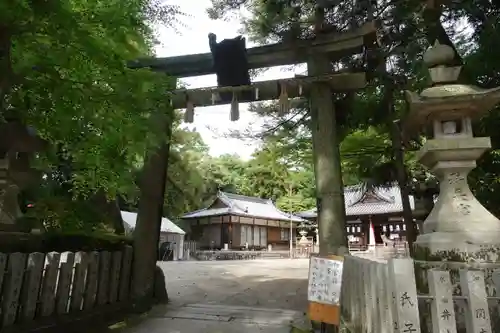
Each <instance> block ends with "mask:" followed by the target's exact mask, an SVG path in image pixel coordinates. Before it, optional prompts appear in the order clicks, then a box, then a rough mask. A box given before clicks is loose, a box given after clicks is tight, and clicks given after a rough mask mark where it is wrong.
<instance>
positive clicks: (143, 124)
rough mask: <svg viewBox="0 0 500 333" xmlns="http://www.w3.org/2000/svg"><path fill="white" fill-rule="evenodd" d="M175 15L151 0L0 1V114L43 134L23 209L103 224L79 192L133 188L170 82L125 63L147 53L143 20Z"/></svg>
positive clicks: (79, 226)
mask: <svg viewBox="0 0 500 333" xmlns="http://www.w3.org/2000/svg"><path fill="white" fill-rule="evenodd" d="M180 14H181V13H179V11H178V9H177V7H175V6H170V5H168V4H164V3H160V2H159V1H156V0H154V1H149V0H125V1H105V2H104V1H100V0H90V1H80V0H63V1H51V0H49V1H42V2H36V1H35V2H26V1H21V0H16V1H13V2H12V1H10V2H8V3H7V2H2V3H1V4H0V22H2V23H1V24H0V50H1V52H0V73H1V74H0V119H3V118H4V117H8V118H18V119H21V120H22V121H23V122H25V123H26V124H28V125H32V126H33V127H34V128H36V130H37V133H38V135H39V136H41V137H42V138H43V139H46V140H47V141H48V143H49V147H48V149H47V150H46V151H44V152H42V153H41V154H39V155H38V156H37V157H38V158H37V159H36V161H35V162H36V163H37V166H38V167H39V168H41V169H42V170H43V171H44V173H45V175H46V176H47V179H46V180H45V181H43V182H42V187H43V188H44V189H43V190H42V191H37V198H36V201H37V204H36V205H35V208H34V209H33V210H32V211H31V214H32V215H36V217H37V218H38V220H40V221H41V222H43V223H44V224H45V225H46V226H47V228H48V229H49V230H52V229H56V230H65V231H74V230H80V231H86V232H88V231H89V230H98V229H102V228H103V225H108V223H107V221H106V219H107V216H105V215H103V214H102V212H98V211H96V209H93V207H92V204H91V203H89V202H88V201H87V197H88V196H89V195H92V194H94V193H96V192H97V191H104V193H105V194H106V195H107V196H108V197H109V198H115V197H116V196H117V195H122V196H123V195H126V196H130V195H131V194H133V193H134V192H135V191H136V185H135V184H136V182H135V178H136V175H137V170H138V169H139V168H140V167H141V164H142V159H143V156H144V155H145V152H146V151H148V150H149V149H153V148H154V147H157V146H158V145H159V144H160V143H161V142H164V141H165V140H166V135H165V134H166V131H165V127H164V124H158V122H155V121H154V119H155V116H156V115H157V114H158V113H162V114H165V115H166V116H167V117H168V118H170V119H171V120H172V121H173V117H174V115H173V110H172V108H171V106H170V103H169V99H168V96H166V92H167V91H169V90H171V89H172V88H173V87H174V86H175V82H174V80H172V79H170V78H168V77H166V76H165V75H163V74H157V73H153V72H151V71H149V70H146V69H145V70H131V69H128V68H127V62H128V61H129V60H132V59H136V58H138V57H144V56H147V55H152V47H153V45H154V43H155V38H154V34H153V31H152V29H151V28H150V24H151V23H154V24H163V25H167V26H170V27H175V26H176V24H177V23H178V22H177V21H176V16H178V15H180ZM105 229H106V228H105Z"/></svg>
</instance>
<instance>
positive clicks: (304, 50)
mask: <svg viewBox="0 0 500 333" xmlns="http://www.w3.org/2000/svg"><path fill="white" fill-rule="evenodd" d="M376 32H377V23H376V21H372V22H368V23H366V24H364V25H362V26H361V27H359V28H356V29H353V30H351V31H347V32H340V33H338V32H336V33H328V34H324V35H321V36H319V37H317V38H314V39H308V40H297V41H295V42H288V43H277V44H270V45H265V46H258V47H252V48H249V49H247V54H248V63H249V67H250V69H255V68H264V67H273V66H281V65H294V64H299V63H303V62H306V61H307V59H308V57H309V56H311V54H315V53H328V54H329V55H330V56H331V58H332V59H338V58H340V57H342V56H345V55H351V54H356V53H361V52H363V49H364V48H365V47H366V46H367V45H373V44H374V42H375V40H376ZM129 67H131V68H144V67H149V68H151V69H152V70H155V71H159V72H165V73H167V74H169V75H171V76H173V77H177V78H183V77H190V76H200V75H208V74H214V68H213V63H212V54H211V53H200V54H190V55H183V56H176V57H168V58H149V59H139V60H135V61H133V62H131V63H130V64H129Z"/></svg>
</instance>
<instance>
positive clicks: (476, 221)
mask: <svg viewBox="0 0 500 333" xmlns="http://www.w3.org/2000/svg"><path fill="white" fill-rule="evenodd" d="M454 52H455V51H454V50H453V48H451V47H450V46H447V45H442V44H439V43H438V42H436V43H435V44H434V46H432V47H430V48H429V49H428V50H427V51H426V53H425V54H424V62H425V63H426V65H427V66H428V68H429V72H430V76H431V79H432V82H433V85H432V87H430V88H427V89H424V90H423V91H422V92H421V93H420V94H417V93H415V92H406V97H407V101H408V104H409V106H410V112H409V115H408V119H407V120H406V122H405V124H406V128H407V129H410V130H411V129H413V130H415V129H416V128H417V126H418V127H421V126H431V127H432V133H433V137H432V138H431V139H428V140H427V141H426V142H425V143H424V145H423V147H422V148H421V149H420V151H419V152H418V159H419V161H420V162H421V163H422V164H423V165H425V166H426V167H428V168H429V169H430V170H431V171H432V172H433V173H434V174H435V175H436V176H437V177H438V179H439V184H440V194H439V197H438V200H437V202H436V203H435V205H434V207H433V209H432V211H431V212H430V214H429V215H428V216H427V218H426V219H425V221H424V223H423V230H421V233H420V235H419V236H418V237H417V240H416V242H415V247H416V248H415V256H416V258H417V259H424V260H429V261H447V260H449V261H456V262H471V261H489V262H496V261H497V260H498V255H499V254H500V221H499V220H498V219H497V218H496V217H495V216H493V215H492V214H491V213H490V212H489V211H488V210H486V208H484V207H483V205H481V203H480V202H479V201H478V200H477V199H476V198H475V197H474V195H473V194H472V192H471V190H470V188H469V185H468V183H467V175H468V173H469V172H470V171H471V170H472V169H474V168H475V167H476V160H477V159H479V158H480V157H481V155H482V154H483V153H484V152H485V151H486V150H488V149H490V148H491V142H490V138H489V137H474V135H473V133H472V122H471V121H472V119H474V118H477V117H479V116H481V115H483V114H484V113H486V112H488V111H489V110H491V109H492V108H493V107H494V106H495V105H496V104H497V103H498V102H500V88H494V89H488V90H484V89H480V88H478V87H475V86H470V85H464V84H460V83H457V80H458V77H459V74H460V71H461V66H451V65H450V64H451V63H452V61H453V59H454V56H455V53H454Z"/></svg>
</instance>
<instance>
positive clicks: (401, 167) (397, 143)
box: [392, 123, 416, 257]
mask: <svg viewBox="0 0 500 333" xmlns="http://www.w3.org/2000/svg"><path fill="white" fill-rule="evenodd" d="M392 131H393V133H392V147H393V148H394V160H395V163H396V172H397V180H398V185H399V188H400V190H401V202H402V204H403V220H404V224H405V226H406V241H407V242H408V248H409V250H410V255H411V256H412V257H413V243H414V242H415V239H416V236H415V235H416V230H415V227H416V226H415V223H414V222H413V212H412V210H411V205H410V189H409V187H408V177H407V173H406V167H405V162H404V154H403V145H402V139H401V129H400V128H399V126H398V125H397V123H393V124H392Z"/></svg>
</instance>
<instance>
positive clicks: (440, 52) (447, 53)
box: [423, 40, 462, 84]
mask: <svg viewBox="0 0 500 333" xmlns="http://www.w3.org/2000/svg"><path fill="white" fill-rule="evenodd" d="M423 58H424V63H425V64H426V65H427V67H428V68H429V73H430V75H431V80H432V82H433V83H434V84H443V83H451V82H456V81H457V80H458V76H459V75H460V71H461V70H462V66H452V65H453V63H454V60H455V50H454V49H453V48H452V47H451V46H449V45H445V44H440V43H439V41H437V40H436V42H435V43H434V45H432V46H431V47H429V48H428V49H427V51H425V53H424V56H423Z"/></svg>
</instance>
